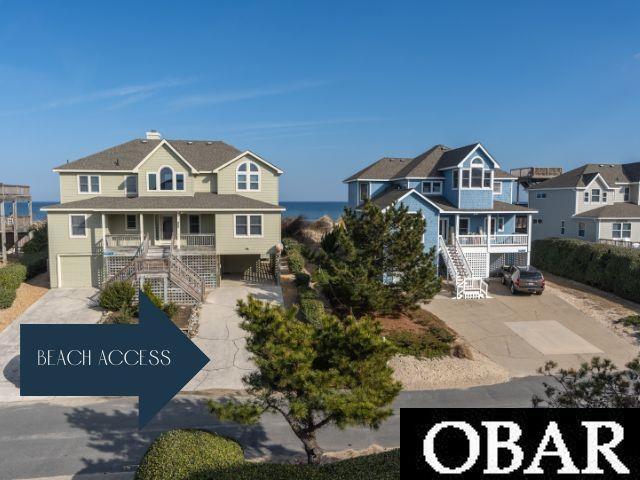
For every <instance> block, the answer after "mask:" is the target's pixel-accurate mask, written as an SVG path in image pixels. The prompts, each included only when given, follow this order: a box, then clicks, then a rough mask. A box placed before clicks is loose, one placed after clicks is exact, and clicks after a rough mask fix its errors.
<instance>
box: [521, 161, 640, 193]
mask: <svg viewBox="0 0 640 480" xmlns="http://www.w3.org/2000/svg"><path fill="white" fill-rule="evenodd" d="M598 173H599V174H600V175H601V176H602V178H604V181H605V182H607V184H608V185H609V186H610V187H614V186H615V183H616V182H623V183H626V182H638V181H640V162H635V163H623V164H619V163H618V164H595V163H587V164H586V165H582V166H581V167H578V168H574V169H573V170H569V171H568V172H565V173H563V174H562V175H558V176H557V177H554V178H550V179H549V180H545V181H544V182H541V183H539V184H537V185H534V186H532V187H530V188H529V190H543V189H546V188H580V187H586V186H587V185H588V184H589V182H591V180H593V179H594V177H595V176H596V175H597V174H598Z"/></svg>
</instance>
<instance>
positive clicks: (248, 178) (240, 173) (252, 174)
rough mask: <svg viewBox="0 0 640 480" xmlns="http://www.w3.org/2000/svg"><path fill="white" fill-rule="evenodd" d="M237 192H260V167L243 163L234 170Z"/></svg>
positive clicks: (250, 163) (251, 163)
mask: <svg viewBox="0 0 640 480" xmlns="http://www.w3.org/2000/svg"><path fill="white" fill-rule="evenodd" d="M236 190H237V191H253V192H258V191H260V167H258V165H257V164H256V163H254V162H243V163H241V164H240V165H238V169H237V170H236Z"/></svg>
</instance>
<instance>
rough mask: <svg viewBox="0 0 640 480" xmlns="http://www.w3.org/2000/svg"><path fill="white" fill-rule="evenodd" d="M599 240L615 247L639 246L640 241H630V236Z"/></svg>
mask: <svg viewBox="0 0 640 480" xmlns="http://www.w3.org/2000/svg"><path fill="white" fill-rule="evenodd" d="M599 242H600V243H604V244H605V245H613V246H615V247H624V248H640V242H632V241H631V239H630V238H623V239H621V238H618V239H612V238H601V239H600V240H599Z"/></svg>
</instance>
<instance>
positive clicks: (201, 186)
mask: <svg viewBox="0 0 640 480" xmlns="http://www.w3.org/2000/svg"><path fill="white" fill-rule="evenodd" d="M216 180H217V176H216V175H215V174H204V175H202V174H199V175H195V176H194V177H193V191H194V192H196V193H217V191H218V185H217V182H216Z"/></svg>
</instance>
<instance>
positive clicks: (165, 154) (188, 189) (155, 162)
mask: <svg viewBox="0 0 640 480" xmlns="http://www.w3.org/2000/svg"><path fill="white" fill-rule="evenodd" d="M165 166H167V167H171V168H173V170H174V171H175V172H177V173H184V175H185V189H184V191H174V190H169V191H167V190H160V177H159V176H158V179H157V185H158V190H154V191H151V192H149V191H147V180H148V177H147V173H149V172H154V173H156V174H158V175H159V171H160V168H161V167H165ZM190 170H191V169H190V168H189V167H188V166H187V165H186V164H185V163H184V162H183V161H182V160H180V159H179V158H178V157H177V156H176V155H175V154H174V153H173V152H172V151H171V150H169V149H168V148H167V147H165V146H162V147H160V148H159V149H158V150H156V151H155V153H154V154H153V155H151V157H149V158H148V159H147V161H146V162H144V163H143V164H142V165H141V166H140V169H139V170H138V182H139V187H138V190H139V195H140V196H146V195H150V196H158V195H193V192H194V186H193V175H192V174H191V171H190Z"/></svg>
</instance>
